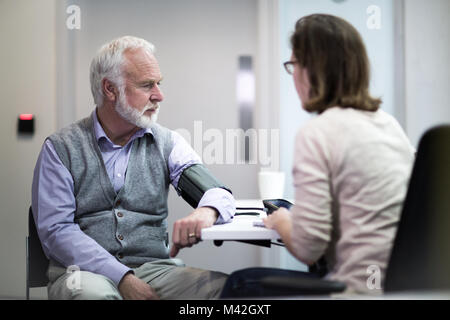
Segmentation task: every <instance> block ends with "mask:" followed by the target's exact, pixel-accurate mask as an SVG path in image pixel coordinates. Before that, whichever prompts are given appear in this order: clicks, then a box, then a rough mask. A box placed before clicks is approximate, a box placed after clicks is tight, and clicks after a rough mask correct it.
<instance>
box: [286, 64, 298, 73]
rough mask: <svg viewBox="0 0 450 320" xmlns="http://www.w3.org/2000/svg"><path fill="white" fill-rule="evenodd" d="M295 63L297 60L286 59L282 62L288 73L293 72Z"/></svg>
mask: <svg viewBox="0 0 450 320" xmlns="http://www.w3.org/2000/svg"><path fill="white" fill-rule="evenodd" d="M296 63H298V61H286V62H285V63H283V65H284V69H286V72H287V73H289V74H294V64H296Z"/></svg>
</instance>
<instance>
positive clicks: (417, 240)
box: [384, 125, 450, 292]
mask: <svg viewBox="0 0 450 320" xmlns="http://www.w3.org/2000/svg"><path fill="white" fill-rule="evenodd" d="M384 288H385V292H399V291H424V290H448V289H450V125H445V126H439V127H435V128H432V129H430V130H428V131H427V132H426V133H425V134H424V135H423V137H422V138H421V140H420V143H419V147H418V150H417V155H416V160H415V163H414V167H413V171H412V174H411V179H410V181H409V187H408V192H407V195H406V199H405V203H404V206H403V210H402V215H401V219H400V223H399V226H398V231H397V235H396V238H395V241H394V245H393V249H392V253H391V257H390V261H389V264H388V269H387V272H386V279H385V284H384Z"/></svg>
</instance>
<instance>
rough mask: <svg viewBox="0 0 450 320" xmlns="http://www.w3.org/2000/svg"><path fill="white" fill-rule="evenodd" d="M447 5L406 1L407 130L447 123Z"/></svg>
mask: <svg viewBox="0 0 450 320" xmlns="http://www.w3.org/2000/svg"><path fill="white" fill-rule="evenodd" d="M449 32H450V1H448V0H430V1H420V0H406V1H405V79H406V85H405V91H406V130H407V133H408V136H409V138H410V139H411V141H412V143H413V144H414V145H415V146H417V145H418V142H419V139H420V137H421V136H422V134H423V133H424V131H425V130H427V129H429V128H430V127H432V126H435V125H438V124H442V123H447V124H448V123H450V35H449Z"/></svg>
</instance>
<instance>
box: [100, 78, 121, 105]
mask: <svg viewBox="0 0 450 320" xmlns="http://www.w3.org/2000/svg"><path fill="white" fill-rule="evenodd" d="M102 90H103V95H104V97H105V100H107V101H110V102H116V99H117V97H118V91H117V88H116V86H115V85H114V83H112V82H111V81H109V80H108V79H106V78H104V79H103V80H102Z"/></svg>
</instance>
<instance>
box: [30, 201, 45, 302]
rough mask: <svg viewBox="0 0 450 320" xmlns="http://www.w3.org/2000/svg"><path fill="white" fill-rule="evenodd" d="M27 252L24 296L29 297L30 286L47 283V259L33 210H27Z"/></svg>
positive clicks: (39, 285)
mask: <svg viewBox="0 0 450 320" xmlns="http://www.w3.org/2000/svg"><path fill="white" fill-rule="evenodd" d="M26 252H27V270H26V272H27V280H26V281H27V283H26V286H27V292H26V298H27V300H29V299H30V288H37V287H45V286H47V284H48V277H47V268H48V264H49V260H48V259H47V257H46V256H45V254H44V251H43V250H42V245H41V241H40V240H39V236H38V233H37V230H36V225H35V223H34V218H33V211H32V209H31V207H30V210H29V211H28V236H27V238H26Z"/></svg>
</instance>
